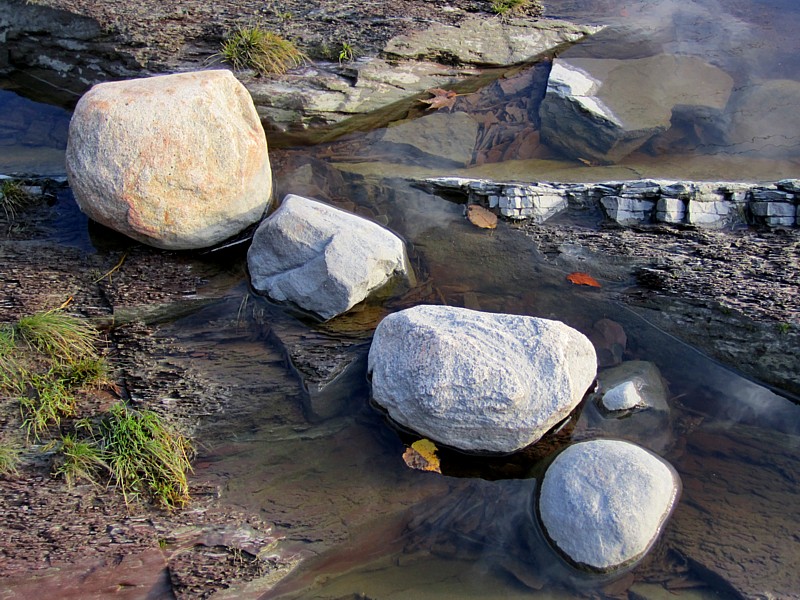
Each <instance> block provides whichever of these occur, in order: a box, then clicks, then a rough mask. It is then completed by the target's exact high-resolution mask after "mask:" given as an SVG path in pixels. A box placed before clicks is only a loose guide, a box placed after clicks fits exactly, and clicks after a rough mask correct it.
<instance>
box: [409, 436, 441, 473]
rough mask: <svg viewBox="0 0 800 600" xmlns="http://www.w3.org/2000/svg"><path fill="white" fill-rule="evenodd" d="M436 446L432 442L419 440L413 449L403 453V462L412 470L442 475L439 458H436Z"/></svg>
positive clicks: (410, 448)
mask: <svg viewBox="0 0 800 600" xmlns="http://www.w3.org/2000/svg"><path fill="white" fill-rule="evenodd" d="M436 450H437V448H436V444H434V443H433V442H432V441H430V440H426V439H421V440H417V441H416V442H414V443H413V444H411V447H409V448H406V451H405V452H404V453H403V460H404V461H405V463H406V464H407V465H408V466H409V467H411V468H412V469H417V470H419V471H433V472H434V473H441V472H442V470H441V468H440V467H439V457H438V456H436Z"/></svg>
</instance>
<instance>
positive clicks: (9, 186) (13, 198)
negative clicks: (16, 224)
mask: <svg viewBox="0 0 800 600" xmlns="http://www.w3.org/2000/svg"><path fill="white" fill-rule="evenodd" d="M30 199H31V196H30V194H29V193H28V192H27V191H25V188H24V187H22V185H21V184H20V183H19V182H17V181H14V180H13V179H3V180H2V183H0V208H2V210H3V213H4V214H5V216H6V221H8V222H9V223H10V222H11V221H13V220H14V219H15V218H16V216H17V212H18V211H19V210H21V209H22V208H24V207H25V205H26V204H27V203H28V202H29V201H30Z"/></svg>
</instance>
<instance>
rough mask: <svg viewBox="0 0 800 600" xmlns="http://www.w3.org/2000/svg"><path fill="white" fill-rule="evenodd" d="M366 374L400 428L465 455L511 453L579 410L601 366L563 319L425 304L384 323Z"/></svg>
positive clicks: (377, 333)
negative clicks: (460, 451)
mask: <svg viewBox="0 0 800 600" xmlns="http://www.w3.org/2000/svg"><path fill="white" fill-rule="evenodd" d="M369 372H370V373H371V375H372V396H373V399H374V400H375V402H377V403H378V404H379V405H380V406H382V407H383V408H385V409H386V410H387V411H388V413H389V416H390V417H391V418H392V419H394V420H395V421H396V422H398V423H400V424H401V425H403V426H405V427H409V428H411V429H413V430H414V431H416V432H418V433H420V434H422V435H425V436H426V437H429V438H431V439H433V440H435V441H437V442H440V443H442V444H446V445H448V446H452V447H455V448H459V449H462V450H467V451H474V452H514V451H515V450H519V449H520V448H524V447H525V446H528V445H529V444H532V443H533V442H536V441H537V440H539V439H540V438H541V437H542V436H543V435H544V434H545V433H546V432H547V431H548V430H549V429H551V428H552V427H553V426H554V425H556V424H557V423H559V422H560V421H562V420H563V419H565V418H566V417H567V416H568V415H569V414H570V412H572V410H573V409H574V408H575V407H576V406H577V405H578V404H579V403H580V401H581V399H582V398H583V395H584V393H585V392H586V390H587V389H588V388H589V386H590V385H591V383H592V381H593V380H594V377H595V373H596V372H597V359H596V356H595V351H594V348H593V347H592V344H591V342H590V341H589V340H588V339H587V338H586V337H585V336H584V335H583V334H581V333H580V332H578V331H576V330H575V329H572V328H571V327H569V326H567V325H565V324H564V323H561V322H558V321H551V320H547V319H539V318H535V317H527V316H520V315H509V314H491V313H484V312H479V311H474V310H468V309H465V308H455V307H450V306H431V305H422V306H416V307H413V308H409V309H406V310H402V311H400V312H397V313H394V314H392V315H389V316H388V317H386V318H385V319H384V320H383V321H381V322H380V324H379V325H378V327H377V329H376V331H375V336H374V338H373V341H372V347H371V348H370V352H369Z"/></svg>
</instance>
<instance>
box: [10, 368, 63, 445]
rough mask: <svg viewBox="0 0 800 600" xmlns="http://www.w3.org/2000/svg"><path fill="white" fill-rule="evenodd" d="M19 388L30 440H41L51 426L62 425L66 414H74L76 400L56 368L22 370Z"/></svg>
mask: <svg viewBox="0 0 800 600" xmlns="http://www.w3.org/2000/svg"><path fill="white" fill-rule="evenodd" d="M17 390H18V391H19V393H20V396H19V405H20V410H21V412H22V427H23V429H25V432H26V434H27V436H28V439H35V440H38V439H40V438H41V437H42V434H44V433H45V432H47V431H48V430H49V429H50V428H51V427H58V426H60V425H61V419H62V418H63V417H70V416H72V415H74V414H75V409H76V406H77V400H76V399H75V396H74V395H73V394H72V392H71V391H70V386H69V383H68V382H67V380H65V379H63V378H62V377H60V376H59V375H58V374H57V372H56V370H55V369H51V370H50V371H48V372H47V373H44V374H40V373H28V372H26V371H22V377H21V378H20V380H19V381H18V382H17Z"/></svg>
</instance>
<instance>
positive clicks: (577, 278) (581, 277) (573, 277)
mask: <svg viewBox="0 0 800 600" xmlns="http://www.w3.org/2000/svg"><path fill="white" fill-rule="evenodd" d="M567 280H568V281H570V282H572V283H574V284H575V285H588V286H591V287H597V288H599V287H603V286H601V285H600V284H599V283H598V281H597V279H595V278H594V277H592V276H591V275H588V274H587V273H580V272H578V271H576V272H575V273H570V274H569V275H567Z"/></svg>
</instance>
